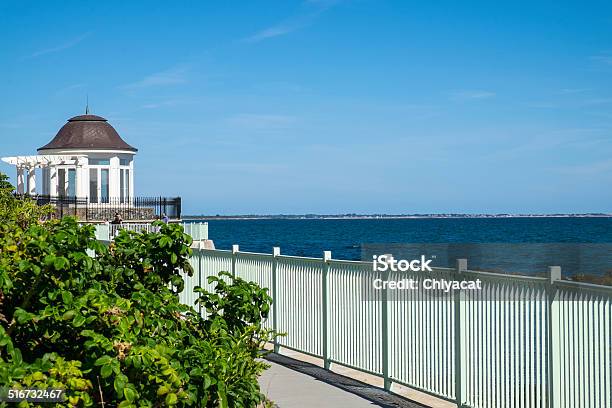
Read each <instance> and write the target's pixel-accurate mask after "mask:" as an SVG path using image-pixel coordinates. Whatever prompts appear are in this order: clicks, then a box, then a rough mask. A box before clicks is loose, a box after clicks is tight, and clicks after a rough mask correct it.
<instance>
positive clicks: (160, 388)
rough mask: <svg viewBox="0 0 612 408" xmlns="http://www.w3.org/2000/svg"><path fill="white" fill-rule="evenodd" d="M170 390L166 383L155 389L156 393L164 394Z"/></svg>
mask: <svg viewBox="0 0 612 408" xmlns="http://www.w3.org/2000/svg"><path fill="white" fill-rule="evenodd" d="M169 392H170V386H169V385H167V384H164V385H162V386H161V387H159V388H158V389H157V395H160V396H161V395H165V394H167V393H169Z"/></svg>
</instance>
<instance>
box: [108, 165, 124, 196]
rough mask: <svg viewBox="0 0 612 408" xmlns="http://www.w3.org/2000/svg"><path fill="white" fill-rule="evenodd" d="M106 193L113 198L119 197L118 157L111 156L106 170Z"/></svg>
mask: <svg viewBox="0 0 612 408" xmlns="http://www.w3.org/2000/svg"><path fill="white" fill-rule="evenodd" d="M108 173H109V174H108V178H109V180H108V184H109V186H108V190H109V191H108V195H109V196H110V197H112V198H114V199H119V190H120V188H121V185H120V178H119V177H120V176H119V157H117V156H115V157H111V159H110V171H109V172H108Z"/></svg>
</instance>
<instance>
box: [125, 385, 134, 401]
mask: <svg viewBox="0 0 612 408" xmlns="http://www.w3.org/2000/svg"><path fill="white" fill-rule="evenodd" d="M123 395H124V397H125V399H126V400H128V401H130V402H134V401H136V398H138V393H137V392H136V391H134V390H133V389H132V388H130V387H125V388H124V389H123Z"/></svg>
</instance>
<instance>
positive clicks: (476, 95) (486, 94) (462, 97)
mask: <svg viewBox="0 0 612 408" xmlns="http://www.w3.org/2000/svg"><path fill="white" fill-rule="evenodd" d="M494 96H495V92H491V91H485V90H463V91H456V92H453V93H451V96H450V99H451V100H453V101H458V102H463V101H473V100H482V99H489V98H493V97H494Z"/></svg>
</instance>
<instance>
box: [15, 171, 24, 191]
mask: <svg viewBox="0 0 612 408" xmlns="http://www.w3.org/2000/svg"><path fill="white" fill-rule="evenodd" d="M24 183H25V169H24V168H23V167H21V166H17V194H23V193H24V188H23V187H24Z"/></svg>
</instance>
